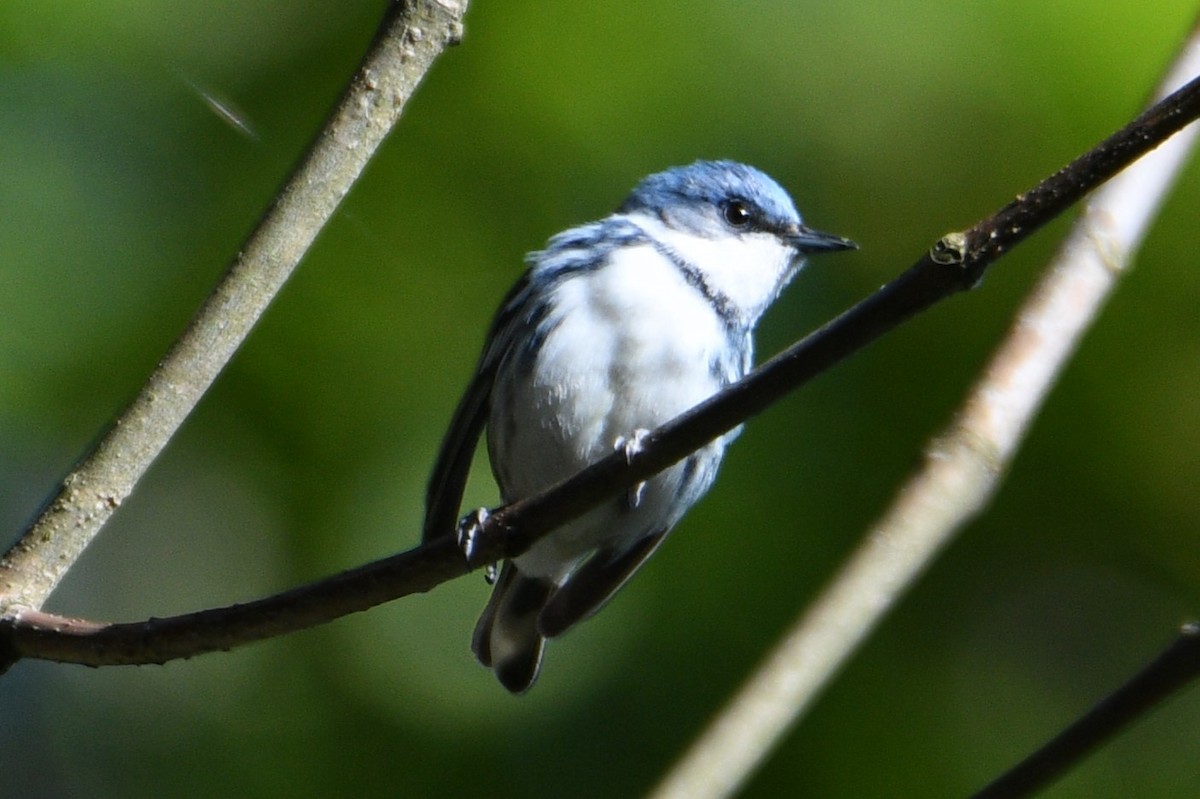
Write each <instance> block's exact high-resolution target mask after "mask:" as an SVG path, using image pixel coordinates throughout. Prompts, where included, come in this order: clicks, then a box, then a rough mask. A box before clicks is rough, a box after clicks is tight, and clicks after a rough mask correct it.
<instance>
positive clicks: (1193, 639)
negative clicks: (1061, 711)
mask: <svg viewBox="0 0 1200 799" xmlns="http://www.w3.org/2000/svg"><path fill="white" fill-rule="evenodd" d="M1197 677H1200V625H1197V624H1188V625H1185V626H1184V627H1183V629H1181V630H1180V631H1179V635H1178V636H1177V637H1176V638H1175V640H1174V641H1173V642H1172V643H1171V645H1170V646H1169V647H1167V648H1166V649H1165V650H1163V651H1162V652H1161V653H1160V654H1159V655H1158V657H1156V658H1155V659H1154V660H1153V661H1151V662H1150V663H1149V664H1148V665H1147V666H1146V667H1145V668H1143V669H1142V670H1141V671H1139V672H1138V673H1137V674H1136V675H1134V676H1133V678H1131V679H1130V680H1129V681H1128V682H1127V683H1125V684H1124V685H1122V686H1121V687H1120V688H1118V689H1117V690H1116V691H1114V692H1113V693H1111V694H1109V695H1108V696H1107V697H1105V698H1104V699H1103V700H1102V701H1101V702H1100V703H1099V704H1097V705H1096V706H1095V707H1093V708H1092V709H1091V710H1089V711H1088V712H1087V713H1085V714H1084V715H1083V716H1081V717H1080V718H1079V719H1078V720H1077V721H1076V722H1075V723H1074V724H1072V725H1071V726H1069V727H1067V728H1066V729H1065V730H1063V731H1062V732H1061V733H1059V734H1058V735H1056V736H1055V737H1054V738H1053V739H1052V740H1050V741H1049V742H1047V743H1046V745H1045V746H1043V747H1042V748H1041V749H1039V750H1038V751H1036V752H1034V753H1033V754H1032V755H1030V756H1029V757H1027V758H1025V759H1024V760H1022V761H1021V762H1020V763H1018V764H1017V765H1016V766H1014V767H1013V768H1012V769H1011V770H1009V771H1008V772H1006V773H1004V774H1003V775H1001V776H1000V777H999V778H998V779H996V780H995V781H994V782H992V783H991V784H990V785H988V786H987V787H986V788H984V789H983V790H982V791H979V792H978V793H976V794H975V795H974V796H972V797H971V799H1020V797H1024V796H1032V795H1033V794H1035V793H1037V792H1038V791H1039V790H1041V789H1042V788H1045V787H1046V786H1048V785H1050V783H1052V782H1054V781H1055V780H1057V779H1058V778H1059V777H1061V776H1062V775H1064V774H1066V773H1067V772H1068V771H1069V770H1070V769H1071V768H1072V767H1073V766H1075V765H1077V764H1078V763H1079V762H1080V761H1081V760H1083V759H1084V758H1085V757H1087V756H1088V755H1089V754H1091V753H1092V752H1093V751H1095V750H1096V749H1097V748H1099V747H1100V745H1101V744H1104V743H1105V742H1107V741H1109V740H1111V739H1112V738H1114V737H1115V736H1116V735H1117V734H1119V733H1120V732H1122V731H1123V730H1125V729H1126V728H1127V727H1128V726H1129V725H1130V724H1132V723H1133V722H1135V721H1137V720H1138V719H1140V718H1142V717H1143V716H1145V715H1146V714H1147V713H1149V712H1150V711H1151V710H1153V709H1154V708H1155V707H1156V706H1157V705H1158V703H1159V702H1161V701H1163V700H1164V699H1166V698H1167V697H1169V696H1170V695H1171V694H1173V693H1175V692H1176V691H1178V690H1179V689H1180V688H1183V687H1184V686H1186V685H1188V684H1189V683H1191V682H1194V681H1195V680H1196V678H1197Z"/></svg>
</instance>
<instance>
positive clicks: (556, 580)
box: [423, 160, 857, 694]
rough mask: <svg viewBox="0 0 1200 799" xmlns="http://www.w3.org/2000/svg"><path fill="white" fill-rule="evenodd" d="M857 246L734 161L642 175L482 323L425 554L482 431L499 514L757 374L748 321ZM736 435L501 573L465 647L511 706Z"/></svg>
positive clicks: (531, 269) (694, 493)
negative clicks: (795, 282) (821, 258)
mask: <svg viewBox="0 0 1200 799" xmlns="http://www.w3.org/2000/svg"><path fill="white" fill-rule="evenodd" d="M856 248H857V245H856V244H855V243H854V242H852V241H850V240H849V239H845V238H842V237H841V236H835V235H833V234H830V233H823V232H820V231H817V230H814V229H812V228H809V227H808V226H806V225H805V224H804V222H803V220H802V219H801V216H800V214H799V213H798V212H797V211H796V206H795V204H794V203H793V202H792V199H791V197H790V196H789V195H788V193H787V192H786V191H785V190H784V189H783V188H782V187H781V186H780V185H779V184H778V183H776V182H775V181H774V180H773V179H772V178H770V177H768V176H767V175H766V174H765V173H763V172H761V171H759V170H758V169H756V168H754V167H752V166H748V165H746V164H742V163H738V162H735V161H729V160H712V161H709V160H701V161H696V162H694V163H692V164H689V165H686V166H678V167H673V168H670V169H667V170H665V171H662V172H657V173H655V174H651V175H649V176H648V177H646V178H644V179H643V180H642V181H641V182H640V183H638V184H637V185H636V186H635V188H634V189H633V191H632V192H631V193H630V194H629V195H628V197H627V198H626V199H625V200H624V201H623V202H622V203H621V204H620V205H619V206H618V207H617V210H616V211H615V212H614V213H613V214H612V215H610V216H607V217H605V218H603V219H600V220H599V221H595V222H592V223H589V224H584V225H581V226H578V227H573V228H570V229H568V230H566V231H564V232H562V233H559V234H558V235H555V236H553V237H551V238H550V239H549V241H548V242H547V243H546V245H545V248H544V249H542V250H540V251H535V252H532V253H530V254H529V255H528V256H526V262H527V265H528V268H527V269H526V271H525V272H524V274H522V275H521V277H520V278H519V279H518V280H517V282H516V284H515V285H514V286H513V287H512V289H511V290H510V291H509V292H508V294H507V296H506V297H505V298H504V299H503V301H502V302H501V304H500V308H499V311H498V312H497V314H496V316H495V317H494V320H493V321H492V324H491V327H490V329H489V331H488V333H487V337H486V341H485V344H484V346H483V351H482V354H481V355H480V358H479V362H478V365H477V367H476V370H475V373H474V376H473V377H472V379H471V381H470V383H469V385H468V387H467V389H466V391H465V393H464V394H463V397H462V399H461V400H460V402H459V404H458V407H457V409H456V410H455V412H454V415H453V418H452V421H451V424H450V426H449V428H448V432H447V434H446V436H445V439H444V441H443V443H442V446H441V449H440V452H439V454H438V458H437V460H436V462H435V465H434V468H433V471H432V473H431V475H430V478H429V483H428V487H427V491H426V515H425V524H424V528H423V539H424V541H426V542H428V541H431V540H433V539H435V538H438V537H441V536H444V535H449V534H453V533H456V532H457V533H458V534H460V536H461V533H462V528H460V526H459V512H460V506H461V503H462V497H463V491H464V487H465V483H466V480H467V476H468V473H469V471H470V466H471V460H472V458H473V456H474V452H475V449H476V447H477V446H478V441H479V438H480V437H481V436H482V435H483V432H484V429H485V428H486V431H487V451H488V456H489V459H490V461H491V467H492V474H493V476H494V478H495V481H496V484H497V486H498V488H499V490H500V494H501V498H502V500H503V501H504V502H505V503H510V502H513V501H516V500H519V499H522V498H525V497H528V496H531V495H533V494H536V493H538V492H540V491H542V490H544V489H546V488H548V487H550V486H551V485H554V484H555V483H557V482H559V481H561V480H563V479H565V478H567V477H570V476H571V475H573V474H575V473H576V472H578V471H580V470H582V469H583V468H585V467H587V466H588V465H590V464H592V463H594V462H595V461H597V460H599V459H601V458H603V457H605V456H607V455H609V454H611V453H612V452H614V451H623V452H625V453H627V455H631V454H633V453H636V452H637V451H638V449H639V448H640V447H641V444H642V440H643V439H644V437H645V436H646V434H647V433H648V432H649V431H650V430H653V429H654V428H655V427H658V426H659V425H661V424H663V423H665V422H667V421H669V420H671V419H673V418H674V417H676V416H678V415H679V414H681V413H683V412H684V411H686V410H688V409H690V408H691V407H693V406H694V405H696V404H698V403H699V402H701V401H703V400H705V399H707V398H708V397H710V396H712V395H713V394H715V393H716V392H717V391H719V390H721V389H722V388H724V387H725V386H727V385H729V384H730V383H733V382H734V381H736V380H738V379H740V378H741V377H742V376H743V375H745V374H746V372H747V371H749V370H750V368H751V367H752V365H753V354H754V342H753V331H754V328H755V325H756V324H757V322H758V320H759V318H760V317H761V316H762V314H763V312H764V311H765V310H766V309H767V307H768V306H769V305H770V304H771V303H772V302H773V301H774V300H775V299H776V297H778V296H779V294H780V292H781V291H782V290H783V288H784V287H785V286H786V285H787V284H788V283H789V282H790V281H791V280H792V278H793V277H794V276H795V275H796V273H797V272H798V271H799V270H800V268H801V267H802V266H803V265H804V263H805V259H806V256H808V255H810V254H814V253H823V252H832V251H838V250H850V249H856ZM739 432H740V428H738V429H735V430H733V431H731V432H729V433H727V434H725V435H723V436H722V437H720V438H717V439H715V440H714V441H712V442H710V443H708V444H707V445H706V446H704V447H702V448H701V449H699V450H697V451H696V452H694V453H692V454H691V455H689V456H688V457H687V458H685V459H684V460H682V461H680V462H678V463H676V464H675V465H673V466H670V467H668V468H667V469H665V470H664V471H662V472H659V473H658V474H657V475H655V476H653V477H651V478H650V479H648V480H646V481H645V482H643V483H640V484H638V485H636V486H633V487H632V488H630V489H629V490H627V491H626V492H624V493H623V494H621V495H620V496H618V497H616V498H614V499H612V500H611V501H607V502H606V503H604V504H602V505H600V506H598V507H595V508H593V509H592V510H590V511H588V512H586V513H584V514H583V515H581V516H579V517H578V518H576V519H574V520H572V521H569V522H567V523H565V524H563V525H562V526H561V527H559V528H557V529H555V530H553V531H551V532H550V533H549V534H547V535H546V536H544V537H542V538H540V539H539V540H538V541H537V542H536V543H534V544H533V545H532V546H531V547H530V548H529V549H528V550H527V551H525V552H524V553H523V554H521V555H519V556H517V557H514V558H511V559H509V560H507V561H505V562H504V563H503V566H502V567H501V568H500V570H499V576H498V578H495V575H494V574H493V578H494V583H495V584H494V587H493V591H492V595H491V598H490V600H489V601H488V603H487V605H486V607H485V609H484V611H483V614H482V615H481V616H480V618H479V621H478V623H477V624H476V626H475V631H474V634H473V636H472V642H471V648H472V650H473V651H474V654H475V656H476V658H477V659H478V660H479V662H480V663H482V664H483V665H484V666H486V667H489V668H491V669H492V670H493V672H494V673H495V676H496V677H497V679H498V680H499V681H500V683H501V684H502V685H503V686H504V687H505V688H506V689H508V690H509V691H510V692H512V693H514V694H520V693H524V692H525V691H527V690H528V689H529V688H530V687H531V686H532V685H533V683H534V681H535V680H536V679H537V676H538V673H539V670H540V668H541V662H542V655H543V651H544V648H545V644H546V640H547V639H550V638H556V637H558V636H560V635H562V634H563V633H564V632H566V631H567V630H568V629H570V628H571V627H573V626H574V625H575V624H576V623H578V622H580V621H582V620H584V619H586V618H588V617H590V616H591V615H592V614H594V613H595V612H596V611H597V610H599V609H600V608H601V607H602V606H603V605H604V604H605V603H606V602H608V600H609V599H611V598H612V596H613V595H614V594H616V593H617V591H618V590H619V589H620V588H621V587H622V586H623V585H624V584H625V583H626V581H627V580H628V579H629V578H630V577H631V576H632V575H633V574H634V573H635V572H636V571H637V570H638V569H639V568H640V567H641V566H642V564H643V563H645V562H646V560H647V559H648V558H649V557H650V556H651V555H652V554H653V553H654V552H655V550H656V549H658V547H659V545H661V544H662V542H663V540H664V539H665V538H666V536H667V534H668V533H669V532H670V531H671V529H672V528H673V527H674V526H675V525H676V523H677V522H679V520H680V519H681V518H682V517H683V515H684V514H685V513H686V512H687V510H688V509H689V508H690V507H691V506H692V505H693V504H694V503H695V502H696V501H697V500H699V499H700V498H701V497H702V496H703V495H704V494H705V493H706V492H707V491H708V489H709V487H710V486H711V485H712V483H713V481H714V479H715V477H716V475H717V469H718V467H719V466H720V463H721V459H722V457H723V455H724V452H725V449H726V447H727V445H728V444H729V442H730V441H732V440H733V438H734V437H736V435H737V434H738V433H739ZM484 512H485V511H482V510H481V511H479V512H478V513H479V514H483V513H484ZM471 518H472V517H469V516H468V517H466V518H465V519H464V520H463V522H462V524H469V523H471ZM478 518H480V517H478V516H477V517H476V520H478ZM460 541H461V538H460Z"/></svg>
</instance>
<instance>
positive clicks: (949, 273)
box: [0, 81, 1200, 666]
mask: <svg viewBox="0 0 1200 799" xmlns="http://www.w3.org/2000/svg"><path fill="white" fill-rule="evenodd" d="M1197 116H1200V81H1193V82H1192V83H1190V84H1188V85H1187V86H1186V87H1185V88H1184V89H1182V90H1180V91H1179V92H1177V93H1176V94H1174V95H1172V96H1171V97H1169V98H1167V99H1166V100H1164V101H1163V102H1161V103H1159V104H1158V105H1156V106H1154V107H1153V108H1152V109H1150V111H1148V112H1147V113H1145V114H1143V115H1142V116H1140V117H1139V118H1138V119H1136V120H1134V121H1133V122H1132V123H1130V124H1129V125H1127V126H1126V127H1125V128H1123V129H1122V130H1120V131H1118V132H1117V133H1116V134H1114V135H1113V136H1111V137H1110V138H1109V139H1107V140H1105V141H1104V142H1102V143H1101V144H1099V145H1098V146H1097V147H1095V148H1093V149H1092V150H1089V151H1088V152H1087V153H1085V154H1084V155H1083V156H1081V157H1080V158H1078V159H1076V161H1074V162H1072V163H1071V164H1070V165H1068V166H1067V167H1065V168H1064V169H1062V170H1060V171H1059V172H1058V173H1056V174H1054V175H1052V176H1050V177H1049V178H1047V179H1046V180H1044V181H1042V182H1041V183H1039V184H1038V185H1037V186H1036V187H1035V188H1034V189H1032V190H1031V191H1029V192H1027V193H1026V194H1023V195H1020V196H1018V198H1017V199H1016V200H1014V201H1013V202H1012V203H1009V204H1008V205H1006V206H1005V207H1004V208H1002V209H1001V210H1000V211H998V212H997V213H996V214H995V215H993V216H990V217H988V218H986V219H984V220H983V221H981V222H980V223H978V224H977V225H975V226H974V227H972V228H970V229H968V230H966V231H963V232H961V233H955V234H950V235H948V236H946V237H944V238H943V239H942V240H941V241H940V242H938V244H937V245H936V246H935V247H934V248H932V249H931V250H930V252H929V253H927V254H926V255H925V256H924V257H922V258H921V259H920V260H919V261H918V262H917V263H916V264H915V265H914V266H913V267H911V268H910V269H909V270H907V271H906V272H904V273H903V274H902V275H901V276H900V277H898V278H897V279H896V280H895V281H893V282H892V283H890V284H888V285H887V286H885V287H883V288H882V289H880V290H879V291H878V292H876V293H875V294H873V295H871V296H870V297H868V298H867V299H866V300H864V301H863V302H861V303H859V304H858V305H856V306H855V307H853V308H851V309H850V310H849V311H847V312H846V313H844V314H843V315H842V316H840V317H838V318H837V319H835V320H834V321H832V322H830V323H829V324H827V325H825V326H824V327H823V328H821V329H820V330H818V331H816V332H815V333H813V334H812V335H810V336H808V337H807V338H805V339H804V340H802V341H800V342H798V343H797V344H795V345H793V346H792V347H790V348H788V349H787V350H785V351H784V352H782V353H781V354H779V355H777V356H776V357H774V358H772V359H771V360H770V361H768V362H767V363H766V364H764V365H762V366H761V367H759V368H758V369H756V370H755V371H753V372H752V373H751V374H750V375H748V376H747V377H746V378H745V379H744V380H742V381H740V382H739V383H737V384H735V385H733V386H730V387H729V388H728V389H726V390H725V391H722V392H721V393H719V394H717V395H716V396H714V397H712V398H711V399H709V400H708V401H706V402H704V403H702V404H701V405H699V406H697V407H696V408H694V409H692V410H691V411H689V412H687V413H685V414H683V415H681V416H680V417H678V418H677V419H675V420H673V421H671V422H669V423H668V424H666V425H664V426H662V427H660V428H658V429H657V430H655V431H653V432H652V433H651V434H650V435H649V436H648V438H647V439H646V440H645V442H644V446H643V449H642V450H641V451H640V452H639V453H638V454H636V455H635V456H633V457H631V458H627V457H626V456H625V455H624V454H614V455H613V456H610V457H608V458H605V459H604V460H602V461H599V462H598V463H596V464H594V465H593V466H591V467H589V468H588V469H585V470H584V471H582V472H580V473H579V474H577V475H575V476H574V477H572V478H570V479H568V480H565V481H563V482H562V483H560V484H558V485H557V486H555V487H553V488H551V489H549V490H547V491H546V492H544V493H542V494H539V495H537V496H535V497H530V498H528V499H525V500H522V501H520V502H516V503H513V504H512V505H509V506H506V507H504V508H501V509H499V510H497V511H495V512H494V513H493V514H492V515H491V516H490V517H489V519H488V520H487V521H486V522H485V523H484V525H483V526H482V527H481V529H480V530H479V532H478V535H477V537H476V552H477V553H478V555H477V558H476V561H475V562H473V563H470V564H468V563H467V562H466V561H465V560H464V558H463V556H462V553H461V552H460V551H459V550H458V549H457V547H456V546H455V545H454V543H453V542H452V540H451V539H450V538H449V537H447V538H445V539H442V540H438V541H433V542H430V543H429V544H427V545H425V546H422V547H419V548H416V549H414V550H411V551H409V552H405V553H402V554H399V555H395V556H393V557H390V558H386V559H384V560H380V561H377V562H375V563H371V564H368V565H366V566H362V567H360V568H358V569H354V570H351V571H348V572H345V573H343V574H340V575H337V576H334V577H331V578H328V579H326V580H322V581H319V582H317V583H313V584H311V585H308V586H304V587H300V588H296V589H294V590H292V591H288V592H286V593H283V594H279V595H276V596H273V597H267V598H265V599H261V600H257V601H255V602H251V603H247V604H244V605H235V606H232V607H228V608H219V609H214V610H206V611H202V612H200V613H195V614H188V615H184V616H177V617H173V618H168V619H152V620H149V621H145V622H138V623H132V624H103V623H96V622H87V621H81V620H75V619H69V618H65V617H59V616H52V615H50V614H45V613H41V612H40V611H37V610H36V609H29V608H24V609H21V608H18V609H15V610H13V611H10V613H9V614H8V616H7V617H6V618H4V619H0V647H3V650H4V651H0V656H7V658H8V660H9V661H15V660H16V659H19V658H21V657H33V658H41V659H48V660H56V661H61V662H72V663H85V664H88V665H93V666H100V665H117V664H136V663H160V662H164V661H166V660H171V659H174V658H181V657H190V656H194V655H197V654H201V653H204V652H211V651H217V650H226V649H229V648H231V647H233V646H236V645H239V644H243V643H248V642H250V641H254V640H259V639H261V638H265V637H270V636H274V635H280V634H283V633H285V632H290V631H293V630H299V629H304V628H307V627H311V626H314V625H316V624H320V623H323V622H326V621H330V620H332V619H335V618H338V617H340V616H343V615H346V614H348V613H352V612H356V611H361V610H365V609H367V608H369V607H372V606H374V605H376V604H379V603H381V602H385V601H389V600H391V599H396V598H398V597H401V596H405V595H407V594H411V593H415V592H421V591H427V590H429V589H430V588H432V587H434V586H436V585H438V584H439V583H441V582H445V581H446V580H449V579H452V578H454V577H457V576H459V575H462V574H464V573H466V572H467V571H469V570H471V569H472V568H475V567H478V566H480V565H483V564H485V563H489V562H492V561H495V560H498V559H500V558H504V557H511V556H514V555H517V554H520V553H521V552H523V551H524V550H525V549H526V548H528V547H529V546H530V545H531V544H532V543H533V542H534V541H535V540H536V539H537V537H538V536H541V535H545V534H546V533H548V532H549V531H551V530H553V529H555V528H556V527H557V526H559V525H561V524H562V523H563V522H564V521H566V520H568V519H570V518H573V517H574V516H577V515H579V514H580V513H583V512H585V511H586V510H588V509H589V508H591V507H594V506H595V505H597V504H599V503H600V502H602V501H604V500H605V499H606V498H608V497H610V496H613V495H615V494H617V493H619V492H620V491H622V490H625V488H626V487H627V486H629V485H632V484H634V483H636V482H638V481H641V480H644V479H646V478H648V477H650V476H652V475H653V474H655V473H657V472H659V471H661V470H662V469H664V468H666V467H667V466H669V465H671V464H672V463H674V462H676V461H678V460H680V459H681V458H683V457H686V456H687V454H688V453H690V452H692V451H694V450H695V449H698V448H699V447H701V446H703V445H704V444H705V443H707V442H708V441H710V440H712V439H714V438H716V437H717V436H719V435H721V434H723V433H725V432H726V431H728V430H730V429H732V428H733V427H735V426H737V425H738V424H740V423H742V422H743V421H745V420H746V419H748V418H749V417H751V416H753V415H756V414H758V413H760V412H761V411H763V410H765V409H766V408H767V407H769V406H770V405H771V404H772V403H774V402H776V401H778V400H779V399H780V398H781V397H783V396H784V395H785V394H787V393H789V392H791V391H793V390H795V389H796V388H798V387H799V386H801V385H803V384H804V383H806V382H807V381H808V380H810V379H812V378H813V377H814V376H816V375H817V374H819V373H821V372H822V371H824V370H825V369H827V368H828V367H830V366H832V365H833V364H835V363H837V362H838V361H840V360H842V359H843V358H845V357H847V356H848V355H850V354H851V353H853V352H855V351H857V350H858V349H860V348H862V347H864V346H865V345H867V344H868V343H870V342H871V341H874V340H875V339H876V338H879V337H880V336H882V335H883V334H884V333H886V332H887V331H889V330H891V329H892V328H894V327H896V326H897V325H899V324H901V323H902V322H903V321H905V320H906V319H908V318H909V317H911V316H913V315H914V314H916V313H918V312H920V311H922V310H924V309H926V308H928V307H929V306H931V305H933V304H935V303H936V302H938V301H939V300H941V299H944V298H945V297H948V296H950V295H951V294H954V293H957V292H959V291H963V290H966V289H969V288H972V287H974V286H975V285H976V284H977V283H978V282H979V280H980V278H981V277H982V276H983V273H984V272H985V271H986V270H987V268H988V267H989V266H990V265H991V264H992V263H993V262H994V261H995V260H997V259H998V258H999V257H1001V256H1002V255H1003V254H1005V253H1006V252H1008V251H1009V250H1010V249H1011V248H1012V247H1014V246H1015V245H1016V244H1017V243H1019V242H1020V241H1022V240H1024V239H1025V238H1027V237H1028V236H1030V235H1031V234H1032V233H1033V232H1034V231H1036V230H1037V229H1039V228H1040V227H1041V226H1042V225H1044V224H1045V223H1047V222H1048V221H1050V220H1051V219H1053V218H1054V217H1055V216H1057V215H1058V214H1060V213H1061V212H1062V211H1064V210H1065V209H1066V208H1068V207H1070V205H1071V204H1072V203H1074V202H1076V201H1077V200H1079V199H1080V198H1081V197H1082V196H1083V195H1085V194H1086V193H1088V192H1089V191H1091V190H1093V189H1094V188H1096V186H1098V185H1100V184H1101V183H1103V182H1104V181H1105V180H1107V179H1108V178H1110V177H1112V175H1114V174H1116V173H1117V172H1118V171H1120V170H1121V169H1123V168H1124V167H1126V166H1128V165H1129V164H1130V163H1132V162H1134V161H1135V160H1137V159H1138V158H1139V157H1140V156H1142V155H1144V154H1145V153H1146V152H1149V151H1150V150H1153V149H1154V148H1155V147H1157V146H1158V145H1159V144H1161V143H1162V142H1163V141H1165V140H1166V139H1167V138H1169V137H1170V136H1172V135H1173V134H1174V133H1175V132H1176V131H1178V130H1179V129H1181V128H1182V127H1184V126H1185V125H1187V124H1188V123H1189V122H1190V121H1192V120H1194V119H1196V118H1197Z"/></svg>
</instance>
